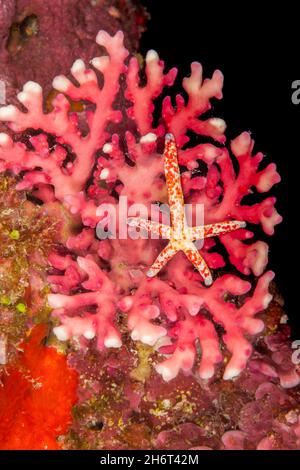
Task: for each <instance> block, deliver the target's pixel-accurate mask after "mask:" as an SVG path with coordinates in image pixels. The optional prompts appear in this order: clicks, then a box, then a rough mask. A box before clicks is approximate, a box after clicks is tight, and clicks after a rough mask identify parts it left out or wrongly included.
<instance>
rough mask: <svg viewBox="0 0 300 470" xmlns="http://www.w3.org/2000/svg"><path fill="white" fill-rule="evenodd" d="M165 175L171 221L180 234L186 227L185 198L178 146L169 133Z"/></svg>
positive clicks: (166, 139) (165, 151) (165, 153)
mask: <svg viewBox="0 0 300 470" xmlns="http://www.w3.org/2000/svg"><path fill="white" fill-rule="evenodd" d="M164 162H165V176H166V183H167V188H168V196H169V205H170V214H171V223H172V226H173V229H174V230H175V231H176V233H178V234H180V233H181V231H182V230H183V227H184V221H185V216H184V198H183V192H182V187H181V180H180V170H179V165H178V160H177V148H176V142H175V138H174V136H173V134H167V135H166V138H165V150H164Z"/></svg>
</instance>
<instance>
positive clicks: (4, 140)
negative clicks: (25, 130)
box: [0, 132, 12, 147]
mask: <svg viewBox="0 0 300 470" xmlns="http://www.w3.org/2000/svg"><path fill="white" fill-rule="evenodd" d="M11 143H12V140H11V138H10V137H9V135H8V134H5V132H0V145H1V146H2V147H7V146H9V145H10V144H11Z"/></svg>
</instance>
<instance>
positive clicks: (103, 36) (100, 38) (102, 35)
mask: <svg viewBox="0 0 300 470" xmlns="http://www.w3.org/2000/svg"><path fill="white" fill-rule="evenodd" d="M108 37H109V35H108V34H107V32H106V31H103V29H100V31H99V32H98V34H97V36H96V43H97V44H99V45H100V46H102V45H104V44H105V43H106V40H107V38H108Z"/></svg>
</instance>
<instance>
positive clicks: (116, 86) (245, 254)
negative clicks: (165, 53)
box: [0, 31, 299, 448]
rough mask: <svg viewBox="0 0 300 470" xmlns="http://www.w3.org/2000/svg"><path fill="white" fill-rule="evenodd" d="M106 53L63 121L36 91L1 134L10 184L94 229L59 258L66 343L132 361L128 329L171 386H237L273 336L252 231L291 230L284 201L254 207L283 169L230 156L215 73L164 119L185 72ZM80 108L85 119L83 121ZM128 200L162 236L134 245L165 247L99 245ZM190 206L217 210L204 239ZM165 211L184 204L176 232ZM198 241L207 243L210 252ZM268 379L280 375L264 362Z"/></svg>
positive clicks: (244, 141) (247, 142)
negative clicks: (190, 381) (183, 382)
mask: <svg viewBox="0 0 300 470" xmlns="http://www.w3.org/2000/svg"><path fill="white" fill-rule="evenodd" d="M96 41H97V43H98V44H99V46H102V48H104V49H105V51H106V52H105V53H104V54H103V55H101V56H99V57H95V58H94V59H92V60H91V66H90V67H86V65H85V64H84V62H83V61H82V60H81V59H78V60H76V61H75V62H74V64H73V66H72V68H71V75H72V77H71V78H67V77H65V76H63V75H61V76H57V77H56V78H54V80H53V88H54V89H55V90H57V92H58V93H57V94H56V96H55V98H54V99H53V102H52V110H50V111H48V112H45V111H44V108H43V94H42V88H41V87H40V85H38V84H37V83H34V82H31V81H30V82H27V83H26V84H25V85H24V87H23V90H22V91H21V92H20V93H19V94H18V100H19V102H20V107H16V106H14V105H8V106H3V107H2V108H1V109H0V120H1V121H3V122H5V123H6V124H7V126H8V128H9V131H8V132H7V133H1V134H0V166H1V171H2V172H4V171H6V170H9V171H11V172H12V173H13V174H14V175H18V183H17V189H18V190H26V191H29V192H31V194H32V195H33V196H34V197H35V198H37V199H38V200H39V201H40V202H42V203H43V204H44V206H45V208H46V210H47V207H48V205H49V204H51V203H52V202H53V201H58V202H59V203H60V204H61V205H63V206H64V208H65V209H67V210H68V211H69V214H70V217H72V218H73V219H74V220H76V223H77V227H78V226H79V225H78V223H79V222H78V221H81V222H80V223H81V224H82V225H81V229H80V231H78V230H77V232H76V233H72V234H70V235H69V237H68V238H67V240H66V242H65V247H64V250H58V251H56V252H53V253H51V255H50V256H49V264H50V266H51V270H50V274H49V276H48V282H49V283H50V285H51V289H52V292H51V293H50V294H49V296H48V302H49V305H50V306H51V307H52V308H53V312H52V315H53V318H54V319H55V324H56V326H55V327H54V329H53V331H54V333H55V335H56V337H57V338H58V339H59V340H61V341H66V340H69V339H74V338H75V339H76V340H77V342H78V345H79V347H80V348H86V347H87V346H88V340H93V339H94V338H95V341H96V344H97V348H98V349H99V350H100V351H102V350H103V349H104V348H120V347H122V344H123V342H124V339H123V338H124V335H125V336H126V334H127V332H126V331H125V332H124V330H123V329H122V328H120V326H119V324H120V316H123V317H124V318H125V319H126V325H127V331H129V332H130V335H131V338H132V340H133V341H140V342H141V343H144V344H146V345H149V346H151V347H153V348H154V350H155V351H157V352H158V355H157V357H158V358H159V359H158V360H157V363H156V364H155V369H156V371H157V373H158V374H160V375H161V376H162V377H163V379H164V380H165V381H171V380H172V379H174V378H175V377H176V376H177V375H178V374H179V373H180V371H183V372H184V373H185V374H187V375H189V374H191V373H193V374H196V377H198V378H199V379H202V380H207V379H211V378H213V376H214V374H215V373H216V371H217V370H218V371H219V370H222V375H223V379H224V380H229V379H233V378H234V377H237V376H239V374H240V373H241V372H242V371H243V370H244V369H245V368H246V365H247V362H248V361H249V359H250V358H251V355H252V352H253V346H252V344H253V342H252V341H253V338H255V337H256V335H258V334H259V333H260V332H262V330H263V329H264V321H263V320H262V318H261V317H260V316H259V314H260V313H261V312H262V311H264V310H265V309H266V308H267V307H268V305H269V303H270V302H271V300H272V295H271V293H270V292H269V285H270V282H271V281H272V279H273V277H274V274H273V272H271V271H266V266H267V261H268V245H267V244H266V243H265V242H264V241H260V240H254V232H253V231H251V230H250V228H253V227H254V226H255V225H260V226H261V228H262V230H263V231H264V232H265V233H266V234H267V235H272V234H273V232H274V226H275V225H276V224H278V223H280V222H281V217H280V215H279V214H278V213H277V211H276V209H275V207H274V205H275V198H274V197H264V198H262V197H260V202H256V203H254V204H250V203H249V204H248V203H247V199H245V198H246V196H248V195H249V194H251V193H252V192H253V191H255V192H257V193H261V194H264V193H267V192H268V191H269V190H270V189H271V188H272V186H273V185H274V184H276V183H278V182H279V181H280V176H279V175H278V173H277V171H276V166H275V164H273V163H270V164H269V165H267V166H264V167H263V168H262V169H261V166H260V164H261V162H262V161H263V158H264V157H263V155H262V154H261V153H256V154H253V146H254V142H253V140H252V139H251V136H250V134H249V133H247V132H244V133H242V134H241V135H239V136H238V137H236V138H235V139H234V140H233V141H232V142H231V144H230V146H229V147H228V148H227V147H226V146H225V136H224V132H225V127H226V126H225V123H224V121H223V120H222V119H218V118H212V117H206V112H207V111H208V110H209V109H210V108H211V104H210V101H211V100H212V99H214V98H216V99H221V98H222V85H223V76H222V74H221V72H220V71H216V72H214V74H213V76H212V78H210V79H206V80H203V77H202V67H201V65H200V64H199V63H197V62H194V63H192V65H191V74H190V76H189V77H188V78H184V80H183V88H184V91H185V95H186V96H187V98H184V97H183V96H182V95H181V94H178V95H177V96H176V100H175V104H174V103H173V101H172V99H171V97H170V96H165V97H164V98H163V100H162V105H161V109H159V104H158V102H157V100H156V99H157V98H158V97H160V96H161V95H162V93H163V90H164V88H166V87H172V85H173V83H174V80H175V78H176V75H177V70H176V69H175V68H173V69H171V70H170V71H168V72H165V69H164V63H163V62H162V61H161V60H160V59H159V57H158V55H157V53H156V52H155V51H152V50H151V51H149V52H148V54H147V56H146V60H145V70H144V73H145V77H144V78H143V77H142V78H141V75H140V66H139V62H138V59H137V58H136V57H130V58H129V57H128V56H129V53H128V51H127V50H126V49H125V47H124V45H123V34H122V33H121V32H118V33H117V34H115V35H114V36H110V35H109V34H107V33H106V32H104V31H100V32H99V33H98V35H97V39H96ZM76 101H80V102H82V103H84V104H85V106H84V109H83V110H81V111H74V109H73V108H72V103H73V102H76ZM154 110H156V111H157V110H158V113H159V116H160V117H159V119H158V120H157V119H156V118H155V119H154V117H153V116H154ZM26 132H27V135H29V138H28V139H27V140H24V139H22V138H21V137H20V136H22V135H24V133H26ZM191 135H193V137H192V138H191V140H190V136H191ZM164 142H165V151H164V158H163V155H162V152H163V147H164ZM164 164H165V170H164ZM203 168H204V170H203ZM164 171H165V179H164ZM125 196H126V198H127V200H128V202H129V204H131V205H132V204H143V205H144V206H146V207H147V208H148V209H149V210H150V207H151V206H152V208H153V203H155V202H156V205H155V206H154V207H156V215H157V217H158V221H157V222H154V221H150V220H147V219H145V218H143V217H129V219H128V223H129V227H128V230H129V232H130V230H132V229H133V228H134V227H140V228H144V229H146V230H147V231H149V232H152V233H156V234H157V235H158V236H157V237H156V238H155V237H153V238H152V237H150V238H147V237H139V238H136V239H132V238H130V237H124V236H121V235H120V233H119V232H118V235H117V237H116V239H98V238H97V237H96V231H95V228H96V226H97V224H98V227H99V226H101V227H102V228H103V229H105V228H106V227H107V224H108V222H109V220H108V219H109V216H108V215H107V213H106V212H105V211H103V210H102V209H101V207H103V205H104V204H108V205H112V206H113V207H115V210H116V213H117V214H118V217H117V220H120V217H121V218H123V220H126V219H127V217H128V214H127V213H125V211H124V207H123V205H122V200H123V199H124V197H125ZM184 201H185V202H187V203H189V204H191V205H192V207H193V208H194V207H195V206H196V205H197V204H202V205H203V207H204V219H205V224H204V225H203V226H194V227H188V226H187V225H186V220H185V215H184V210H183V203H184ZM157 202H160V203H169V204H170V215H171V226H169V225H166V224H165V220H164V217H165V215H166V214H164V213H163V212H161V211H160V209H159V205H158V204H157ZM246 224H247V227H246ZM117 225H118V222H117ZM119 228H120V227H118V226H117V230H119ZM255 234H256V231H255ZM165 238H167V239H169V242H168V244H167V246H166V245H165V240H164V239H165ZM196 239H202V240H203V246H202V248H201V249H200V250H198V249H197V248H196V246H195V245H194V243H193V241H195V240H196ZM180 250H182V251H183V252H184V254H185V255H186V256H184V254H183V253H178V251H180ZM155 260H156V261H155ZM190 262H191V263H190ZM193 265H194V266H193ZM229 265H231V268H230V269H229ZM194 267H195V268H196V269H194ZM226 271H227V272H226ZM251 274H252V276H250V275H251ZM253 275H254V276H253ZM247 276H248V277H249V279H250V280H246V277H247ZM254 362H255V361H254ZM254 362H253V363H252V367H254ZM256 366H257V368H258V369H259V370H260V371H262V373H266V374H267V375H270V371H271V366H268V364H266V363H264V362H263V361H262V360H260V359H259V358H258V359H257V361H256ZM267 369H268V370H267ZM272 374H275V375H276V376H277V373H276V372H275V369H272ZM281 378H282V385H283V386H284V387H292V386H295V385H297V384H298V383H299V376H298V374H297V373H296V372H295V371H294V370H293V371H290V372H289V374H286V375H284V374H283V375H282V376H281ZM261 393H266V392H263V391H262V389H261ZM230 432H231V434H230ZM230 432H227V433H226V434H224V436H223V438H222V440H223V445H224V446H225V447H227V448H228V447H230V446H231V448H240V447H241V446H242V441H243V439H244V437H243V436H244V434H243V433H242V432H241V431H230ZM263 445H264V443H261V447H263ZM265 445H266V446H268V445H271V444H270V443H269V441H268V442H266V443H265Z"/></svg>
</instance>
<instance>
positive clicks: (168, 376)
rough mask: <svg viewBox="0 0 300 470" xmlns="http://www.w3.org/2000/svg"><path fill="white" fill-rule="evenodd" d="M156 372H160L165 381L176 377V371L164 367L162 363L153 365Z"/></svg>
mask: <svg viewBox="0 0 300 470" xmlns="http://www.w3.org/2000/svg"><path fill="white" fill-rule="evenodd" d="M155 369H156V372H157V373H158V374H160V375H161V376H162V378H163V380H164V381H165V382H169V381H170V380H172V379H174V377H176V375H177V374H176V373H174V371H172V370H171V369H170V368H169V367H166V366H164V365H162V364H157V366H155Z"/></svg>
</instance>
